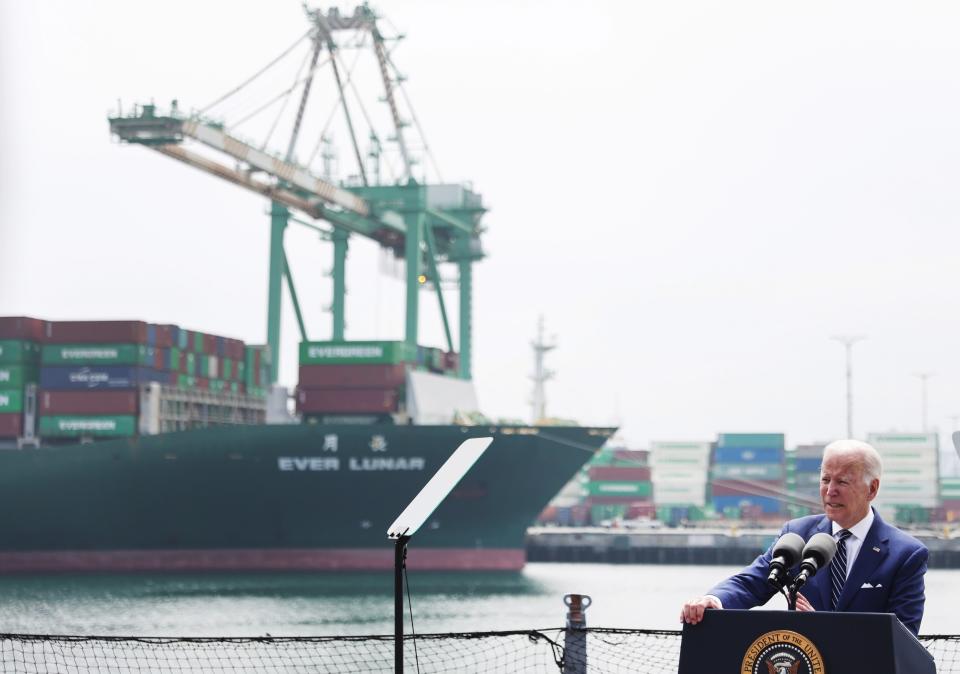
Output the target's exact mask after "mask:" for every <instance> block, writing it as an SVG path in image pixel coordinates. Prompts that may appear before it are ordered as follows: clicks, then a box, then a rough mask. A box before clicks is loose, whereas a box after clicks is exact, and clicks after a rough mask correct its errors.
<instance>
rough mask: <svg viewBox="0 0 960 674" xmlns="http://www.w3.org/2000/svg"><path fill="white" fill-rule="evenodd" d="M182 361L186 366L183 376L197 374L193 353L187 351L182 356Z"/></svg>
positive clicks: (195, 358)
mask: <svg viewBox="0 0 960 674" xmlns="http://www.w3.org/2000/svg"><path fill="white" fill-rule="evenodd" d="M183 360H184V363H185V364H186V367H185V369H186V372H185V373H184V374H189V375H195V374H197V354H195V353H194V352H193V351H187V352H186V353H185V354H183Z"/></svg>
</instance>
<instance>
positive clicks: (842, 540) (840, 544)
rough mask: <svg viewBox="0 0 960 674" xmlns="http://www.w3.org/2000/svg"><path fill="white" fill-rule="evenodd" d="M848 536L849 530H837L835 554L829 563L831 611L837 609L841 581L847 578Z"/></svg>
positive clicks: (841, 585)
mask: <svg viewBox="0 0 960 674" xmlns="http://www.w3.org/2000/svg"><path fill="white" fill-rule="evenodd" d="M850 536H851V534H850V532H849V531H847V530H846V529H841V530H840V531H838V532H837V554H835V555H834V556H833V562H831V563H830V578H831V580H832V581H833V582H832V589H833V593H832V595H831V602H830V609H831V610H832V611H836V610H837V604H838V603H839V601H840V593H841V592H842V591H843V583H844V581H846V580H847V539H848V538H850Z"/></svg>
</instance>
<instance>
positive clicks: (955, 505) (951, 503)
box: [940, 477, 960, 522]
mask: <svg viewBox="0 0 960 674" xmlns="http://www.w3.org/2000/svg"><path fill="white" fill-rule="evenodd" d="M940 506H941V507H942V508H943V518H942V519H943V520H944V521H946V522H956V521H958V520H960V477H941V478H940Z"/></svg>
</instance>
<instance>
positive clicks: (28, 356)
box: [0, 339, 40, 365]
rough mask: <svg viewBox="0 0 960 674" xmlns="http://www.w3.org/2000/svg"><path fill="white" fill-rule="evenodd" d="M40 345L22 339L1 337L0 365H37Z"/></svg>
mask: <svg viewBox="0 0 960 674" xmlns="http://www.w3.org/2000/svg"><path fill="white" fill-rule="evenodd" d="M39 360H40V345H39V344H37V343H36V342H28V341H25V340H22V339H0V365H36V364H37V362H38V361H39Z"/></svg>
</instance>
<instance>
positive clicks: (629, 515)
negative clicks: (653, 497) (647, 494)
mask: <svg viewBox="0 0 960 674" xmlns="http://www.w3.org/2000/svg"><path fill="white" fill-rule="evenodd" d="M656 516H657V508H656V506H655V505H654V504H652V503H631V504H630V505H629V506H627V512H626V515H625V519H628V520H635V519H638V518H640V517H649V518H650V519H653V518H655V517H656Z"/></svg>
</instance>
